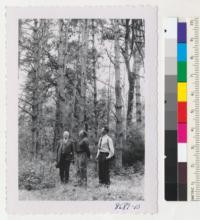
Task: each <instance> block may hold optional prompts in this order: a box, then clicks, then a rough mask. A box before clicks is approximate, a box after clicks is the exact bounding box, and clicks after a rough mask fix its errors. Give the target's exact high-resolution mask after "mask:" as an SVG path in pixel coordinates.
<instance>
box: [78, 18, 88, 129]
mask: <svg viewBox="0 0 200 220" xmlns="http://www.w3.org/2000/svg"><path fill="white" fill-rule="evenodd" d="M87 25H88V24H87V19H85V20H83V26H82V44H83V45H82V50H81V111H80V117H79V119H80V123H81V127H82V128H84V129H85V130H86V131H87V130H88V125H87V114H86V85H87V84H86V80H87V68H86V64H87V50H88V27H87Z"/></svg>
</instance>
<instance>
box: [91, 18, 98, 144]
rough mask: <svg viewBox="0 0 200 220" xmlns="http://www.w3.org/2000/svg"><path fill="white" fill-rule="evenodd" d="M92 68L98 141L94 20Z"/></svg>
mask: <svg viewBox="0 0 200 220" xmlns="http://www.w3.org/2000/svg"><path fill="white" fill-rule="evenodd" d="M92 55H93V57H92V58H93V60H92V67H93V83H94V100H93V103H94V133H95V140H96V141H97V132H98V118H97V81H96V49H95V26H94V20H93V19H92Z"/></svg>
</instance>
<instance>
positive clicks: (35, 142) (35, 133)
mask: <svg viewBox="0 0 200 220" xmlns="http://www.w3.org/2000/svg"><path fill="white" fill-rule="evenodd" d="M33 42H34V67H33V68H34V69H33V71H32V83H33V91H32V129H31V131H32V151H33V152H34V157H35V158H36V157H37V155H38V150H39V124H38V123H39V120H38V111H39V102H38V97H39V91H38V89H39V79H38V78H39V68H40V66H39V62H40V54H39V53H40V50H39V38H38V20H37V19H34V28H33Z"/></svg>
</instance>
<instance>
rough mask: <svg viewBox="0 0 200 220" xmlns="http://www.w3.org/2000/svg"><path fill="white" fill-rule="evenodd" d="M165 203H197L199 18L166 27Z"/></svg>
mask: <svg viewBox="0 0 200 220" xmlns="http://www.w3.org/2000/svg"><path fill="white" fill-rule="evenodd" d="M164 33H165V35H164V36H165V156H166V157H165V199H166V200H168V201H200V18H187V19H185V20H184V21H183V20H180V19H177V18H169V19H167V21H166V23H165V29H164Z"/></svg>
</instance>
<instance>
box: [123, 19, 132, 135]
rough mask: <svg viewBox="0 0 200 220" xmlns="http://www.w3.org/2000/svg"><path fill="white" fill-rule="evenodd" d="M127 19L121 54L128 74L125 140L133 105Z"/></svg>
mask: <svg viewBox="0 0 200 220" xmlns="http://www.w3.org/2000/svg"><path fill="white" fill-rule="evenodd" d="M129 22H130V20H129V19H126V33H125V48H124V52H123V57H124V61H125V66H126V71H127V74H128V84H129V89H128V106H127V115H126V139H127V138H128V135H129V130H130V127H131V124H132V119H133V104H134V92H135V59H134V62H133V70H132V71H131V67H130V58H129V56H130V55H129V43H130V27H129Z"/></svg>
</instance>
